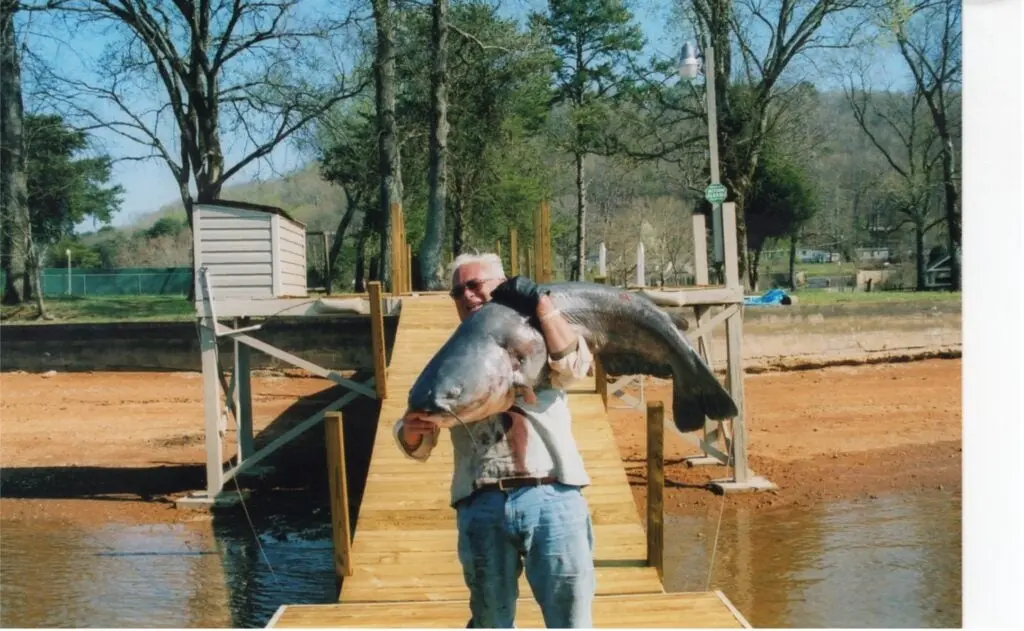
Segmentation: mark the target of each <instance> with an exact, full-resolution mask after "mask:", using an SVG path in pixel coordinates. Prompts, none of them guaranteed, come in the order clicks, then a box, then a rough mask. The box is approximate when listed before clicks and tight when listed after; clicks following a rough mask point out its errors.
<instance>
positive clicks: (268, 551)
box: [0, 515, 338, 628]
mask: <svg viewBox="0 0 1024 631" xmlns="http://www.w3.org/2000/svg"><path fill="white" fill-rule="evenodd" d="M323 521H324V519H323V518H312V517H309V516H306V517H285V516H275V517H273V518H268V519H267V520H265V521H264V522H263V523H261V522H260V521H257V522H256V527H257V532H258V533H259V542H260V544H261V545H262V552H261V550H260V546H258V545H257V544H256V538H255V537H254V535H253V532H252V530H251V529H250V527H249V525H248V522H247V521H246V520H245V519H244V517H242V518H239V517H238V516H236V515H231V516H227V517H218V518H216V519H214V520H213V522H212V523H211V521H209V520H205V521H202V522H197V523H189V524H173V525H151V526H100V527H97V528H95V529H93V530H88V531H87V530H83V529H81V528H78V527H75V526H72V525H68V524H64V523H38V522H36V523H25V522H4V524H3V527H2V531H0V542H2V544H0V555H2V557H3V572H2V574H0V625H2V626H3V627H177V628H182V627H185V628H194V627H260V626H264V625H266V623H267V621H268V620H269V619H270V617H271V616H272V615H273V614H274V612H275V611H276V610H277V608H278V607H279V606H280V605H282V604H290V603H316V602H331V601H332V600H335V599H336V598H337V593H338V592H337V581H336V579H335V576H334V566H333V560H332V557H331V537H330V525H329V523H327V524H323V523H322V522H323ZM264 553H265V555H266V559H264V557H263V554H264ZM267 560H269V565H268V563H267Z"/></svg>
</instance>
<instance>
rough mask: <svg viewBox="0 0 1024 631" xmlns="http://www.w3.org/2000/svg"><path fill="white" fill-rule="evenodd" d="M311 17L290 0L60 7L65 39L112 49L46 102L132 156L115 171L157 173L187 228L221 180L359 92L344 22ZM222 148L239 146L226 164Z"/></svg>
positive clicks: (340, 14)
mask: <svg viewBox="0 0 1024 631" xmlns="http://www.w3.org/2000/svg"><path fill="white" fill-rule="evenodd" d="M322 9H323V7H321V6H319V5H316V6H312V5H311V3H309V2H305V3H303V2H302V1H301V0H262V1H260V2H247V1H245V0H195V1H186V0H172V1H170V2H157V3H154V2H147V1H146V0H66V1H65V2H63V3H62V4H61V7H60V10H61V13H62V15H63V17H64V19H65V24H66V25H67V27H68V29H69V31H71V32H77V33H79V34H81V33H88V32H90V29H93V28H95V29H100V30H102V32H103V33H104V34H106V35H107V36H108V37H109V36H110V35H111V34H113V37H114V39H112V40H110V42H109V44H108V45H107V46H106V48H105V49H104V51H103V53H102V54H101V55H99V56H98V57H97V58H96V59H93V60H92V61H93V62H94V64H95V67H94V68H93V69H92V75H93V76H92V77H89V78H82V77H81V76H80V75H79V73H75V74H74V75H70V76H59V77H57V79H58V80H59V82H60V84H61V85H62V86H63V88H64V89H63V90H61V91H59V92H56V93H54V94H52V95H50V96H51V98H52V99H54V101H56V102H59V103H60V104H62V106H63V109H64V110H66V112H67V113H68V114H72V115H76V116H77V117H78V119H79V120H84V121H86V123H87V124H88V126H90V127H92V128H102V129H106V130H109V131H111V132H113V133H115V134H117V135H119V136H120V137H122V138H124V139H127V140H129V141H131V142H132V143H135V144H136V145H137V146H139V147H140V148H141V151H140V152H139V153H136V154H133V155H129V156H124V159H134V160H145V159H150V158H157V159H160V160H162V161H163V162H165V163H166V164H167V166H168V168H169V169H170V171H171V173H172V174H173V176H174V178H175V181H176V183H177V185H178V191H179V194H180V196H181V200H182V203H183V205H184V207H185V210H186V213H187V217H188V221H189V225H190V226H191V225H192V209H193V204H194V203H207V202H210V201H213V200H216V199H217V198H218V197H219V196H220V193H221V190H222V188H223V186H224V184H225V182H227V181H228V180H229V179H230V178H231V177H233V176H235V175H237V174H238V173H239V172H241V171H243V169H246V168H249V167H251V166H255V164H258V162H259V161H260V160H263V159H265V158H267V157H268V156H269V155H270V154H271V152H273V151H274V149H275V148H277V147H278V146H279V145H281V144H282V143H283V142H285V141H286V140H287V139H288V138H289V137H290V136H292V134H294V133H295V132H296V131H297V130H299V129H301V128H302V127H304V126H305V125H306V124H307V123H308V122H310V121H311V120H313V119H314V118H315V117H317V116H319V115H320V114H321V113H322V112H324V111H326V110H327V109H329V108H330V107H331V106H333V105H334V104H336V103H338V102H340V101H342V100H344V99H348V98H350V97H352V96H354V95H356V94H358V93H360V92H361V91H362V89H363V87H364V85H365V84H366V83H367V78H366V77H363V76H361V75H359V74H355V75H351V76H350V74H349V73H347V72H346V71H345V62H344V61H343V60H342V58H341V53H342V52H343V51H344V49H345V46H344V43H345V39H343V38H344V37H345V35H346V33H347V29H349V28H350V27H351V26H352V25H353V23H354V21H355V17H354V15H355V14H354V13H350V12H348V10H346V9H337V10H334V11H326V12H325V11H323V10H322ZM69 39H73V38H69ZM331 65H333V66H334V67H333V68H331V67H330V66H331ZM69 74H70V73H69ZM154 90H156V93H154ZM157 94H158V95H159V96H157ZM225 142H228V143H230V144H229V146H232V148H235V147H238V146H241V149H240V150H237V151H236V152H235V155H237V156H238V157H237V159H235V160H233V161H232V160H231V159H230V157H229V156H228V155H226V152H225V149H224V145H225Z"/></svg>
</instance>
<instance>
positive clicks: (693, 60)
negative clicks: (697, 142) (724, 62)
mask: <svg viewBox="0 0 1024 631" xmlns="http://www.w3.org/2000/svg"><path fill="white" fill-rule="evenodd" d="M700 66H701V62H700V60H699V59H698V58H697V54H696V46H694V45H693V43H691V42H686V43H684V44H683V51H682V54H681V55H680V58H679V77H680V78H681V79H683V80H685V81H692V80H694V79H696V78H697V75H698V74H700V70H701V68H700ZM704 85H705V87H706V91H707V99H708V102H707V105H708V148H709V149H710V153H711V184H712V186H713V187H715V188H717V186H718V185H720V184H721V181H720V176H719V172H718V107H717V101H716V100H715V49H714V47H713V46H708V49H707V50H706V51H705V52H704ZM709 201H710V200H709ZM722 201H724V200H722ZM711 241H712V246H713V252H714V262H715V267H716V269H718V270H719V271H720V270H721V265H722V261H723V260H724V259H725V255H724V249H725V247H724V241H723V240H722V204H721V202H711Z"/></svg>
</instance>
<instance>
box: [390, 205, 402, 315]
mask: <svg viewBox="0 0 1024 631" xmlns="http://www.w3.org/2000/svg"><path fill="white" fill-rule="evenodd" d="M403 243H404V241H403V240H402V207H401V206H399V205H398V204H397V203H393V204H391V294H392V295H394V296H398V295H401V293H402V270H403V269H404V268H403V267H402V258H403V255H404V254H405V248H404V247H402V244H403Z"/></svg>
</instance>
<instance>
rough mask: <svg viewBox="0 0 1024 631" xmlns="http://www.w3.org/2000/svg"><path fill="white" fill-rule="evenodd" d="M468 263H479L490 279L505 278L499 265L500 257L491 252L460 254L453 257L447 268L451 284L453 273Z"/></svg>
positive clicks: (453, 281) (502, 268) (453, 282)
mask: <svg viewBox="0 0 1024 631" xmlns="http://www.w3.org/2000/svg"><path fill="white" fill-rule="evenodd" d="M469 263H481V264H483V266H484V268H486V269H487V270H488V271H489V272H490V276H491V278H498V279H501V278H505V268H504V267H502V265H501V257H499V256H498V255H497V254H494V253H492V252H485V253H483V254H469V253H466V254H460V255H458V256H457V257H455V260H454V261H452V264H451V265H450V266H449V269H450V273H449V274H448V277H449V278H450V279H451V282H452V284H453V285H454V284H455V272H457V271H458V270H459V268H460V267H462V266H463V265H467V264H469Z"/></svg>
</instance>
